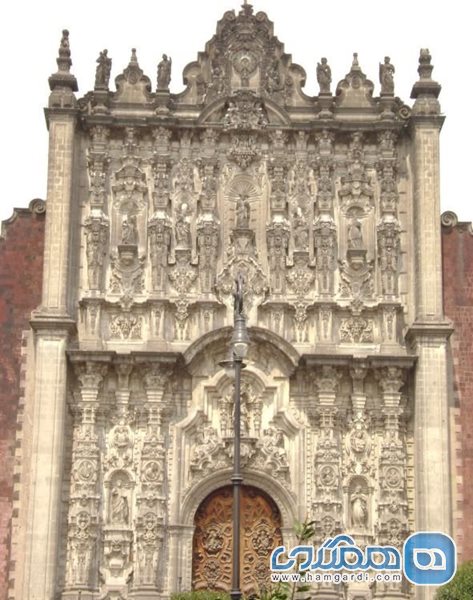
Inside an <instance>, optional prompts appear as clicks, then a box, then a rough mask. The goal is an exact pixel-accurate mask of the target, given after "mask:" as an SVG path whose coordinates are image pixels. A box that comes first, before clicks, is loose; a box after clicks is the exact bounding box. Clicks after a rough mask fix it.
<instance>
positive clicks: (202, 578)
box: [192, 486, 282, 595]
mask: <svg viewBox="0 0 473 600" xmlns="http://www.w3.org/2000/svg"><path fill="white" fill-rule="evenodd" d="M232 499H233V493H232V488H231V486H225V487H223V488H220V489H218V490H216V491H215V492H213V493H212V494H210V495H209V496H207V498H206V499H205V500H204V501H203V502H202V504H201V505H200V507H199V508H198V510H197V512H196V515H195V520H194V523H195V533H194V544H193V553H192V587H193V589H194V590H202V589H208V590H222V591H226V592H229V591H230V590H231V581H232ZM240 544H241V571H240V581H241V588H242V591H243V593H244V594H246V595H248V594H253V593H256V592H258V591H260V590H262V589H264V588H267V587H268V586H269V584H270V570H269V557H270V555H271V552H272V550H273V549H274V548H275V547H276V546H280V545H281V544H282V536H281V515H280V513H279V510H278V508H277V506H276V504H275V503H274V502H273V501H272V500H271V498H269V496H267V495H266V494H265V493H264V492H262V491H260V490H258V489H257V488H254V487H250V486H242V489H241V539H240Z"/></svg>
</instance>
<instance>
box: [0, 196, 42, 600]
mask: <svg viewBox="0 0 473 600" xmlns="http://www.w3.org/2000/svg"><path fill="white" fill-rule="evenodd" d="M44 208H45V205H44V202H43V201H42V200H33V201H32V202H31V203H30V207H29V208H28V209H16V210H15V212H14V214H13V216H12V217H11V218H10V219H9V220H8V221H5V222H4V223H3V224H2V232H1V233H2V235H1V237H0V600H5V599H6V598H7V590H8V568H9V552H10V537H11V520H12V502H13V484H14V481H13V479H14V478H13V467H14V453H15V432H16V421H17V413H18V402H19V397H20V379H21V376H20V371H21V354H22V353H21V343H22V332H23V331H24V330H25V329H28V328H29V324H28V321H29V318H30V314H31V311H32V310H33V309H34V308H36V307H37V306H38V305H39V303H40V300H41V283H42V275H43V247H44V216H45V215H44Z"/></svg>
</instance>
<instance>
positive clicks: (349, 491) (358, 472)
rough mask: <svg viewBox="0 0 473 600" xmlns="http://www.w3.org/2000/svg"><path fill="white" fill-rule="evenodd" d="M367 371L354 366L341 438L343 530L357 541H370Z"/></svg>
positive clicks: (361, 364) (370, 470)
mask: <svg viewBox="0 0 473 600" xmlns="http://www.w3.org/2000/svg"><path fill="white" fill-rule="evenodd" d="M366 374H367V367H366V365H365V364H363V363H359V364H357V363H355V364H354V365H353V366H352V367H351V368H350V376H351V380H352V394H351V404H352V411H351V419H350V428H349V431H348V433H347V436H346V438H345V464H344V486H343V489H344V493H345V495H346V499H347V507H346V510H347V513H346V514H347V527H348V531H350V532H351V533H352V535H354V536H355V537H356V539H357V540H358V541H359V543H362V544H366V543H368V542H371V541H372V529H373V484H372V476H373V468H372V456H371V455H372V442H371V437H370V434H369V429H368V426H369V422H368V418H367V414H366V392H365V378H366Z"/></svg>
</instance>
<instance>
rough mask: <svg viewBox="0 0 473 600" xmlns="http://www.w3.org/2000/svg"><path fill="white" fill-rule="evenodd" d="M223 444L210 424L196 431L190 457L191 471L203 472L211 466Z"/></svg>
mask: <svg viewBox="0 0 473 600" xmlns="http://www.w3.org/2000/svg"><path fill="white" fill-rule="evenodd" d="M223 448H224V444H223V442H222V441H221V439H220V438H219V436H218V433H217V431H216V430H215V429H214V428H213V427H212V426H211V425H205V426H204V427H203V428H202V429H200V430H198V431H197V434H196V437H195V439H194V445H193V449H192V454H191V459H190V469H191V471H192V472H194V473H196V472H200V473H201V474H204V473H206V472H208V469H209V467H211V466H213V465H214V463H215V462H216V461H217V460H218V455H219V454H221V452H222V450H223Z"/></svg>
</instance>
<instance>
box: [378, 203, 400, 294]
mask: <svg viewBox="0 0 473 600" xmlns="http://www.w3.org/2000/svg"><path fill="white" fill-rule="evenodd" d="M400 230H401V228H400V226H399V223H398V221H397V219H395V218H394V217H392V216H391V215H386V216H385V217H384V218H383V220H382V221H381V222H380V224H379V225H378V264H379V268H380V271H381V287H382V291H383V294H384V295H385V296H395V295H397V293H398V271H399V259H400V251H401V241H400Z"/></svg>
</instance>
